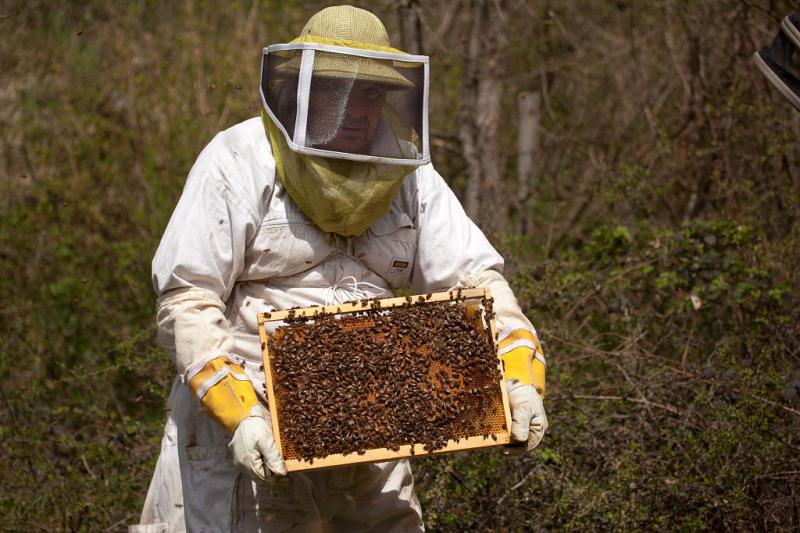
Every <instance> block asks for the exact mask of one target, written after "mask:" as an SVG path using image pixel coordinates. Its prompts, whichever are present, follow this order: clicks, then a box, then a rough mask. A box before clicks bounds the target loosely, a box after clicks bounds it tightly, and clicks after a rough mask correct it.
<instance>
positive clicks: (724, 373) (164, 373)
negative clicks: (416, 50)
mask: <svg viewBox="0 0 800 533" xmlns="http://www.w3.org/2000/svg"><path fill="white" fill-rule="evenodd" d="M322 5H323V4H322V3H318V2H317V3H300V2H286V1H284V2H277V1H271V0H265V1H262V2H240V3H235V4H231V5H228V4H227V3H219V4H217V3H214V2H195V1H191V0H186V1H183V2H171V3H156V2H150V1H144V0H141V1H136V2H120V3H116V2H100V1H83V2H77V1H63V0H62V1H53V2H44V1H35V0H31V1H25V2H22V1H12V0H6V1H3V2H0V72H2V73H3V74H2V76H0V124H2V128H0V177H2V180H1V181H0V198H2V200H0V213H1V214H2V231H0V269H1V270H0V274H1V275H0V294H2V298H1V299H0V332H1V333H2V334H0V378H1V379H0V486H2V490H1V491H0V513H1V514H2V516H0V529H2V530H4V531H35V530H76V531H77V530H81V531H100V530H109V531H114V530H119V531H122V530H124V525H125V524H128V523H134V522H136V521H137V519H138V513H139V511H140V507H141V504H142V502H143V499H144V494H145V491H146V489H147V484H148V482H149V477H150V474H151V472H152V468H153V465H154V462H155V458H156V454H157V451H158V443H159V440H160V437H161V430H162V424H163V420H164V400H165V397H166V394H167V392H168V387H169V385H170V383H171V380H172V376H173V370H172V368H171V367H170V363H169V361H168V359H167V357H166V356H165V355H164V354H163V353H161V351H160V350H159V349H158V347H157V346H156V345H155V340H154V339H155V334H154V333H155V332H154V316H153V315H154V296H153V293H152V289H151V286H150V283H149V275H150V273H149V270H150V259H151V257H152V255H153V252H154V250H155V247H156V246H157V244H158V240H159V238H160V234H161V232H162V231H163V228H164V227H165V225H166V222H167V220H168V217H169V215H170V213H171V210H172V208H173V206H174V204H175V203H176V201H177V199H178V197H179V195H180V192H181V188H182V185H183V181H184V179H185V175H186V173H187V171H188V169H189V168H190V166H191V164H192V162H193V160H194V158H195V157H196V155H197V154H198V153H199V151H200V150H201V149H202V147H203V146H204V145H205V144H206V143H207V142H208V141H209V140H210V139H211V137H212V136H213V135H214V134H215V133H216V132H217V131H219V130H220V129H223V128H226V127H228V126H230V125H233V124H235V123H236V122H238V121H240V120H243V119H245V118H248V117H250V116H253V115H255V114H257V112H258V110H259V101H258V98H257V91H256V88H257V83H258V82H257V77H258V64H259V52H260V49H261V47H262V46H263V45H265V44H268V43H275V42H284V41H286V40H288V39H290V38H291V37H292V36H293V35H294V34H295V33H296V32H297V31H298V30H299V28H300V27H301V26H302V24H303V23H304V21H305V19H306V18H307V17H308V16H309V15H310V14H311V13H312V12H314V11H316V10H317V9H318V8H319V7H321V6H322ZM362 5H363V6H365V7H368V8H370V9H372V10H373V11H374V12H376V13H377V14H378V15H379V16H381V17H382V18H383V19H384V20H385V22H386V23H387V26H389V29H390V32H391V33H392V35H395V36H397V35H399V34H402V41H400V40H398V38H395V42H398V43H401V42H405V43H406V44H408V40H409V38H412V37H413V38H414V39H416V42H417V44H419V45H421V47H422V49H423V51H424V52H425V53H428V54H430V55H431V61H432V65H433V68H432V76H433V80H432V88H433V89H432V108H431V109H432V111H431V113H432V117H431V119H432V128H433V144H434V149H435V152H434V161H435V163H436V164H437V167H438V168H439V170H440V171H441V172H442V174H443V175H445V176H446V177H447V179H448V180H449V181H450V183H451V185H452V186H453V187H454V189H455V190H456V191H457V193H458V194H459V195H464V194H466V192H467V190H468V188H469V186H470V179H475V178H474V172H472V171H471V170H470V168H471V167H470V164H471V162H470V161H468V160H466V159H465V156H464V154H463V150H462V147H463V146H462V145H463V143H464V142H468V141H469V139H468V138H466V137H465V136H464V134H463V131H464V127H465V124H467V125H468V122H465V121H466V120H467V119H469V117H470V116H472V115H471V114H470V113H473V114H474V113H475V112H476V110H475V108H474V105H475V102H474V101H473V100H471V99H470V98H471V96H470V95H469V94H467V93H465V91H466V90H467V88H468V87H469V86H470V85H469V84H470V78H469V77H470V76H471V75H472V74H471V73H470V71H469V65H470V61H475V60H476V59H477V60H478V61H479V62H480V61H481V60H482V59H483V60H485V61H484V63H485V65H486V66H487V68H485V69H483V70H481V72H482V73H483V74H482V75H483V76H484V79H486V78H485V77H486V76H489V77H491V76H495V78H496V79H497V80H499V81H500V83H501V90H500V91H499V93H498V94H499V95H500V96H501V100H500V106H499V108H498V109H499V111H498V114H496V115H494V116H493V117H489V119H490V120H491V121H494V124H495V126H496V128H495V134H493V137H492V139H490V141H491V142H493V143H495V148H496V151H495V152H491V151H488V150H487V152H491V153H489V154H488V155H487V157H488V156H491V157H493V160H492V163H493V165H494V167H495V168H498V169H499V170H500V172H499V175H500V176H501V178H502V185H501V191H500V192H501V193H502V194H504V195H507V197H508V198H510V199H511V200H513V201H510V204H509V205H510V207H509V209H508V213H507V216H504V217H503V219H502V220H501V221H500V222H501V224H499V226H498V225H496V224H495V222H496V221H495V220H492V219H490V218H488V217H485V216H484V215H485V213H486V212H487V210H489V209H492V208H493V207H495V206H496V205H497V201H498V200H497V199H496V198H495V197H491V200H489V201H485V202H483V205H482V206H481V205H473V208H474V210H473V214H474V216H475V217H476V219H478V221H479V222H481V223H482V224H483V225H484V227H485V228H487V230H490V232H491V233H492V239H493V241H494V242H495V243H496V244H497V246H498V248H500V249H501V251H502V252H503V253H504V254H505V255H506V257H507V263H508V271H509V272H510V273H511V279H512V281H513V285H514V287H515V289H516V290H517V292H518V295H519V297H520V300H521V302H522V303H523V306H524V308H525V309H526V311H527V312H528V313H529V315H530V317H531V319H532V320H533V322H534V323H535V324H536V326H537V328H538V330H539V333H540V336H541V338H542V340H543V342H544V345H545V349H546V352H547V355H548V361H549V394H548V398H547V400H546V407H547V409H548V414H549V419H550V424H551V430H550V432H549V433H548V435H547V436H546V438H545V440H544V442H543V444H542V446H540V448H539V449H538V450H537V451H536V452H535V453H534V454H533V455H531V456H529V457H526V458H524V459H521V460H508V459H506V458H504V457H503V456H502V455H500V454H498V453H472V454H467V455H463V456H451V457H447V458H433V459H426V460H416V461H415V465H416V472H417V480H418V491H419V494H420V497H421V499H422V502H423V505H424V511H425V518H426V522H427V525H428V527H429V529H431V530H434V531H435V530H443V531H451V530H453V531H455V530H465V529H472V530H486V529H493V530H528V529H555V530H560V529H564V530H568V529H581V530H582V529H587V530H609V529H611V530H651V529H670V530H706V529H711V530H723V529H735V530H770V531H775V530H784V531H789V530H797V529H800V399H799V393H800V323H799V322H798V318H797V317H798V309H799V308H800V285H799V284H798V273H797V266H798V265H800V225H798V216H800V205H798V199H800V194H798V193H800V149H799V148H800V144H799V143H798V134H799V133H800V121H799V120H798V115H797V114H796V113H795V112H794V111H793V109H792V108H791V107H790V106H789V104H788V103H786V102H784V101H783V99H782V98H781V97H780V95H779V94H778V93H777V92H776V91H775V90H774V89H772V88H771V87H769V86H768V85H767V84H766V82H765V81H764V80H762V78H761V77H760V75H759V74H758V72H757V71H756V70H755V68H754V67H753V66H752V63H751V60H750V55H751V54H752V53H753V52H754V51H755V50H757V49H758V48H760V47H762V46H766V45H767V44H768V43H769V42H770V41H771V39H772V37H773V35H774V34H775V32H776V31H777V30H778V28H779V21H780V19H781V18H782V17H783V16H784V15H786V14H788V13H789V12H790V11H791V9H792V5H791V2H788V1H782V0H752V1H749V0H715V1H713V2H705V1H690V0H654V1H652V2H639V1H634V0H627V1H626V0H616V1H613V2H607V1H602V0H586V1H580V2H579V1H572V0H564V1H556V0H549V1H548V0H544V1H533V0H524V1H515V2H512V1H510V0H509V1H504V0H496V1H494V2H485V1H483V0H474V1H467V0H461V1H454V2H450V3H443V2H442V3H438V2H437V3H433V2H431V3H417V2H415V1H409V0H404V1H400V2H395V1H390V0H385V1H381V2H379V1H373V2H365V3H363V4H362ZM480 10H483V11H480ZM481 13H483V18H482V19H481V20H485V21H486V24H490V21H492V20H496V21H499V22H498V24H501V26H499V27H500V30H499V31H501V32H502V33H503V35H505V38H506V39H507V42H506V43H505V46H506V48H505V49H504V50H505V51H504V53H503V54H502V57H503V58H505V59H504V60H503V61H504V63H503V64H502V68H497V69H495V63H493V61H495V58H496V57H497V56H496V55H495V56H492V55H491V54H492V53H493V52H492V51H491V50H489V51H484V52H481V50H478V49H473V50H472V52H470V53H469V54H468V50H469V38H470V37H469V36H470V35H471V34H472V33H474V25H473V23H474V20H476V16H477V15H479V14H481ZM409 17H410V19H409ZM408 20H411V21H412V23H413V24H412V26H411V27H412V28H413V27H414V24H416V28H417V29H418V30H419V35H417V36H416V37H414V36H411V37H410V34H409V31H408V27H409V26H408V25H407V21H408ZM401 29H402V31H401ZM492 31H498V30H497V28H495V29H494V30H492ZM471 32H472V33H471ZM485 44H486V43H484V45H485ZM489 44H491V43H489ZM476 50H477V52H476ZM473 52H475V53H477V54H478V55H477V56H476V55H475V53H473ZM481 53H485V54H488V55H485V56H482V55H480V54H481ZM472 65H473V66H474V63H472ZM473 74H474V72H473ZM522 92H533V93H536V94H537V95H538V98H540V101H541V113H540V116H539V118H538V123H539V126H540V142H539V144H538V145H537V148H536V149H537V158H536V166H535V171H534V172H533V174H531V175H530V176H528V177H527V178H529V179H527V181H526V182H524V183H521V182H520V181H519V180H518V176H517V168H516V151H517V146H516V141H515V139H516V132H517V114H516V99H517V97H518V95H519V94H520V93H522ZM465 94H466V96H465ZM473 96H474V95H473ZM471 106H473V107H471ZM465 117H466V118H465ZM473 140H474V139H473ZM478 157H480V155H479V156H478ZM473 168H474V167H473ZM521 188H523V189H525V191H524V192H525V194H521V193H520V189H521ZM462 197H463V196H462ZM501 197H502V195H501Z"/></svg>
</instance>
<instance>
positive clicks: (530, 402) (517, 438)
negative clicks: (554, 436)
mask: <svg viewBox="0 0 800 533" xmlns="http://www.w3.org/2000/svg"><path fill="white" fill-rule="evenodd" d="M505 385H506V391H507V392H508V403H509V407H510V408H511V444H510V445H509V446H508V447H507V448H506V450H507V451H508V452H509V453H513V452H529V451H531V450H533V449H534V448H536V447H537V446H538V445H539V442H540V441H541V440H542V437H543V436H544V432H545V431H547V415H545V413H544V404H543V403H542V397H541V396H539V393H538V392H537V391H536V388H535V387H534V386H533V385H526V384H524V383H522V382H521V381H518V380H516V379H507V380H505Z"/></svg>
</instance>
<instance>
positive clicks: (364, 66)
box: [261, 45, 429, 165]
mask: <svg viewBox="0 0 800 533" xmlns="http://www.w3.org/2000/svg"><path fill="white" fill-rule="evenodd" d="M287 46H291V45H287ZM332 48H333V47H330V48H329V49H326V50H321V49H302V48H301V49H294V48H290V49H279V50H272V51H267V53H265V54H264V61H263V66H262V73H261V92H262V94H263V96H264V104H265V106H266V107H267V110H268V111H269V113H270V114H271V115H272V116H273V118H274V119H275V121H277V122H278V123H279V125H280V126H282V128H283V130H285V132H286V134H287V136H288V137H289V140H290V141H291V143H292V144H291V145H290V146H291V147H292V149H293V150H295V151H300V152H302V153H311V154H312V155H323V156H326V157H333V158H337V157H340V158H345V159H355V160H372V161H384V162H387V163H395V164H412V165H419V164H422V163H425V162H427V161H428V160H429V155H428V146H427V131H426V128H427V120H426V118H427V97H426V96H427V94H426V90H427V86H428V84H427V74H428V69H427V58H424V60H420V59H414V58H418V57H421V56H408V59H406V56H402V55H400V54H388V57H382V56H381V54H380V53H378V54H375V53H370V52H364V51H359V50H355V49H346V48H345V49H340V50H344V51H333V50H332ZM348 50H353V53H348V52H347V51H348ZM359 52H360V53H359ZM384 55H386V54H384ZM400 58H402V60H401V59H400ZM304 150H308V151H307V152H304Z"/></svg>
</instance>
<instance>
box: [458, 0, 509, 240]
mask: <svg viewBox="0 0 800 533" xmlns="http://www.w3.org/2000/svg"><path fill="white" fill-rule="evenodd" d="M469 10H470V16H469V20H470V21H471V27H470V34H469V46H468V49H467V56H466V58H465V68H464V88H463V93H462V103H461V116H460V128H459V138H460V140H461V144H462V148H463V150H464V159H465V160H466V163H467V171H468V174H469V175H468V179H467V191H466V198H465V200H464V204H465V209H466V211H467V214H469V216H470V217H472V218H473V219H475V220H476V221H478V222H479V223H481V225H482V226H483V227H484V228H485V229H487V230H490V231H502V230H504V229H505V228H506V223H507V219H508V207H509V202H508V199H507V197H506V194H505V191H504V188H503V181H502V176H503V164H502V159H501V157H500V150H499V142H498V141H499V139H498V132H499V131H500V112H501V102H502V96H503V79H504V76H505V69H506V63H505V58H506V54H507V49H508V35H507V31H506V30H507V20H508V17H507V14H506V13H507V10H506V0H497V1H491V0H472V2H470V6H469Z"/></svg>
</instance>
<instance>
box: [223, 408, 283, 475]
mask: <svg viewBox="0 0 800 533" xmlns="http://www.w3.org/2000/svg"><path fill="white" fill-rule="evenodd" d="M265 414H266V413H265ZM228 449H229V450H230V451H231V453H232V454H233V462H234V463H235V464H236V466H237V468H239V469H240V470H242V471H244V472H247V474H249V475H250V477H252V478H253V479H255V480H256V481H258V480H261V481H267V478H268V477H270V476H271V475H272V473H273V472H274V473H275V474H278V475H281V476H285V475H286V465H285V464H284V462H283V457H281V453H280V452H279V451H278V447H277V446H275V439H274V438H273V437H272V427H271V426H270V421H269V415H268V414H267V415H266V417H264V416H248V417H247V418H245V419H243V420H242V421H241V422H239V425H238V426H236V430H235V431H234V432H233V437H232V438H231V442H230V443H229V444H228Z"/></svg>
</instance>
